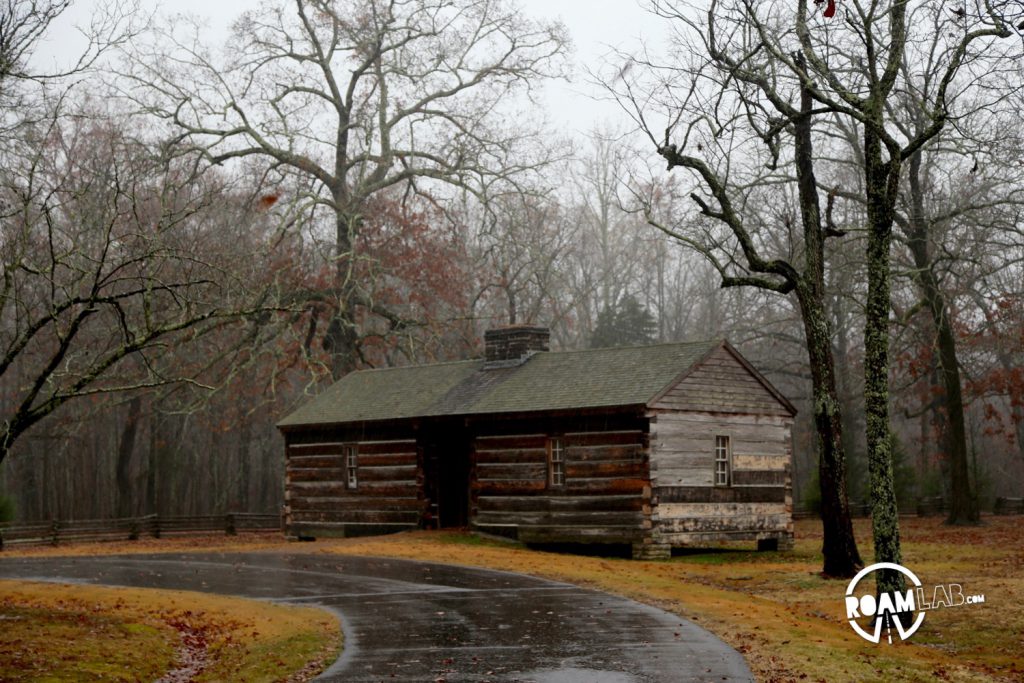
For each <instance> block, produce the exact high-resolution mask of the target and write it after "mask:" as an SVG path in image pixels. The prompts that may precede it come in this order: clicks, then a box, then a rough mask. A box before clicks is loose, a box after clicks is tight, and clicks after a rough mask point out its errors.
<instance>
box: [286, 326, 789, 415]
mask: <svg viewBox="0 0 1024 683" xmlns="http://www.w3.org/2000/svg"><path fill="white" fill-rule="evenodd" d="M722 345H727V342H724V341H720V340H719V341H707V342H692V343H677V344H657V345H653V346H641V347H627V348H608V349H590V350H586V351H563V352H541V353H536V354H534V355H533V356H531V357H530V358H529V359H528V360H526V361H525V362H524V363H522V364H521V365H516V366H513V367H502V368H485V363H484V361H482V360H471V361H462V362H456V363H437V364H432V365H420V366H412V367H404V368H388V369H380V370H363V371H359V372H353V373H350V374H348V375H346V376H345V377H343V378H341V379H340V380H338V381H337V382H335V383H334V384H332V385H331V386H330V387H328V388H327V389H326V390H325V391H324V392H323V393H322V394H320V395H319V396H317V397H316V398H314V399H313V400H312V401H310V402H309V403H307V404H306V405H304V406H302V407H301V408H299V409H298V410H296V411H295V412H293V413H291V414H290V415H288V416H287V417H285V418H284V419H282V420H281V421H280V422H278V425H277V426H278V427H281V428H290V427H298V426H305V425H326V424H343V423H351V422H364V421H378V420H396V419H404V418H414V417H440V416H463V415H466V416H468V415H489V414H490V415H493V414H501V413H524V412H534V411H565V410H575V409H587V408H608V407H618V406H623V407H625V406H645V405H648V404H649V403H651V402H652V401H653V400H655V399H656V398H658V397H659V396H661V395H662V394H663V393H664V391H666V390H667V389H668V388H669V387H671V386H672V385H673V384H675V382H677V381H678V380H679V378H680V377H682V376H684V375H685V374H686V373H687V372H688V371H689V370H690V368H692V367H693V366H694V365H696V364H698V363H699V362H700V361H701V359H702V358H704V357H705V356H707V355H708V354H710V353H711V352H712V351H714V350H715V349H717V348H719V347H721V346H722ZM759 378H760V377H759ZM760 379H761V380H762V381H764V380H763V378H760ZM766 384H767V383H766ZM767 386H768V387H769V389H770V385H767ZM770 390H771V391H772V392H773V393H776V392H774V390H773V389H770ZM779 398H780V400H781V401H782V402H784V403H785V404H786V405H788V402H786V401H785V399H784V398H782V397H781V395H779ZM790 407H791V406H790Z"/></svg>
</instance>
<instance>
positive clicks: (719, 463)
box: [715, 436, 732, 486]
mask: <svg viewBox="0 0 1024 683" xmlns="http://www.w3.org/2000/svg"><path fill="white" fill-rule="evenodd" d="M730 450H731V449H730V448H729V437H727V436H716V437H715V486H728V485H729V482H730V480H731V479H732V476H731V475H732V471H731V470H732V459H731V458H730V457H729V456H730V453H729V451H730Z"/></svg>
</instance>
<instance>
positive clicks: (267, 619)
mask: <svg viewBox="0 0 1024 683" xmlns="http://www.w3.org/2000/svg"><path fill="white" fill-rule="evenodd" d="M339 647H340V630H339V626H338V622H337V619H335V618H334V616H333V615H331V614H329V613H328V612H325V611H323V610H319V609H314V608H306V607H291V606H282V605H272V604H268V603H264V602H258V601H254V600H244V599H241V598H229V597H223V596H216V595H208V594H204V593H193V592H187V591H165V590H152V589H137V588H108V587H102V586H90V585H65V584H52V583H38V582H28V581H7V580H2V581H0V680H3V681H40V682H42V681H95V680H105V681H140V680H148V681H153V680H157V679H159V678H161V677H162V676H164V675H166V674H168V673H169V672H177V674H176V675H178V676H179V678H175V679H174V680H189V681H305V680H309V679H311V678H313V677H314V676H315V675H316V674H317V673H319V672H320V671H322V670H323V668H324V667H325V666H327V665H328V664H330V663H331V662H332V661H334V659H335V657H336V656H337V653H338V650H339Z"/></svg>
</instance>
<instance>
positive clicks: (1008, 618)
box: [0, 517, 1024, 683]
mask: <svg viewBox="0 0 1024 683" xmlns="http://www.w3.org/2000/svg"><path fill="white" fill-rule="evenodd" d="M901 527H902V534H903V541H904V545H903V548H904V562H903V563H904V565H906V566H907V567H908V568H910V569H911V570H912V571H914V572H915V573H916V574H917V575H918V577H919V578H920V579H921V581H922V582H923V583H924V584H925V585H926V586H929V585H933V584H939V583H942V584H945V583H960V584H962V585H963V589H964V592H965V594H968V595H971V594H976V593H981V594H984V595H985V597H986V602H985V604H982V605H969V606H964V607H958V608H950V609H940V610H936V611H931V612H929V613H928V614H927V616H926V618H925V621H924V625H923V626H922V627H921V630H920V631H918V633H917V634H915V635H914V637H913V638H912V639H911V640H910V641H909V642H907V643H898V644H895V645H887V644H885V643H884V641H883V643H882V644H879V645H873V644H870V643H867V642H865V641H863V640H861V639H860V638H859V637H858V636H857V635H856V634H854V632H853V631H852V630H851V629H850V627H849V625H848V624H847V623H846V621H845V614H844V604H843V595H844V593H845V591H846V583H847V582H846V581H837V580H825V579H822V578H821V577H820V576H819V575H818V570H819V569H820V565H821V563H820V554H819V549H820V545H821V533H820V526H819V523H818V522H816V521H812V520H803V521H800V522H798V523H797V543H796V547H795V548H794V550H793V551H791V552H781V553H771V552H767V553H758V552H754V551H752V550H751V549H750V548H751V546H752V545H753V544H752V543H750V544H743V545H734V546H731V547H729V546H723V547H718V548H715V549H707V550H704V551H698V552H693V553H688V554H685V555H682V556H679V557H675V558H673V559H672V560H670V561H665V562H634V561H632V560H626V559H616V558H606V557H580V556H577V555H567V554H559V553H551V552H540V551H536V550H530V549H526V548H523V547H520V546H517V545H515V544H509V543H505V542H501V541H491V540H487V539H481V538H477V537H474V536H471V535H468V534H461V533H452V532H412V533H405V534H399V535H395V536H385V537H377V538H366V539H345V540H337V541H326V540H325V541H318V542H316V543H311V544H288V543H284V542H277V541H274V540H272V539H267V538H262V539H255V540H253V539H248V540H246V539H244V538H240V539H233V540H226V539H223V538H220V539H206V540H203V541H197V540H195V539H183V540H168V541H140V542H134V543H124V544H105V545H97V546H84V545H83V546H77V547H75V548H72V549H31V550H26V551H21V553H19V554H29V553H30V554H49V553H61V554H66V553H67V552H69V551H71V552H74V553H79V554H94V553H107V552H127V551H134V552H157V551H159V552H164V551H172V550H173V551H177V550H206V549H208V550H213V549H216V550H231V549H235V548H237V549H239V550H242V549H245V550H251V549H254V548H278V549H286V550H290V551H295V552H320V553H338V554H352V555H380V556H390V557H401V558H410V559H418V560H427V561H434V562H446V563H454V564H463V565H471V566H478V567H488V568H493V569H504V570H509V571H517V572H524V573H528V574H534V575H538V576H545V577H550V578H553V579H558V580H562V581H569V582H572V583H576V584H581V585H585V586H592V587H595V588H599V589H602V590H606V591H609V592H612V593H618V594H620V595H626V596H629V597H632V598H635V599H637V600H640V601H643V602H647V603H650V604H654V605H657V606H660V607H662V608H664V609H667V610H669V611H671V612H675V613H677V614H680V615H683V616H685V617H688V618H690V619H693V620H694V621H695V622H696V623H698V624H701V625H703V626H704V627H705V628H707V629H709V630H710V631H712V632H714V633H716V634H717V635H718V636H719V637H721V638H722V639H723V640H725V641H726V642H728V643H729V644H731V645H732V646H734V647H736V648H737V649H738V650H739V651H740V652H742V653H743V654H744V656H745V657H746V658H747V661H748V663H749V664H750V667H751V669H753V671H754V672H755V674H756V675H757V678H758V680H760V681H827V682H828V683H833V682H838V681H933V680H946V681H1015V682H1019V681H1022V680H1024V519H1022V518H1020V517H987V518H985V524H984V525H983V526H982V527H978V528H957V527H954V528H947V527H944V526H943V525H942V523H941V520H940V519H938V518H925V519H918V518H906V519H903V520H902V521H901ZM856 530H857V537H858V542H859V544H860V548H861V552H862V554H863V555H864V557H865V558H866V559H867V560H868V561H869V562H870V558H871V545H870V529H869V523H868V522H867V520H858V521H857V522H856ZM5 554H7V553H6V552H5ZM90 590H92V589H90ZM4 649H5V650H6V648H4ZM0 678H2V676H0Z"/></svg>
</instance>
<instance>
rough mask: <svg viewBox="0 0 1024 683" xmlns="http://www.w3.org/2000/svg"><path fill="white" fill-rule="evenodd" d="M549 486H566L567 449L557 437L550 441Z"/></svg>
mask: <svg viewBox="0 0 1024 683" xmlns="http://www.w3.org/2000/svg"><path fill="white" fill-rule="evenodd" d="M548 486H551V487H552V488H556V487H562V486H565V448H564V447H563V446H562V440H561V439H559V438H557V437H555V438H551V439H548Z"/></svg>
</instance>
